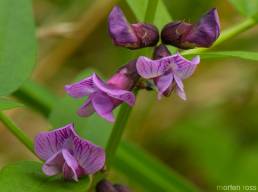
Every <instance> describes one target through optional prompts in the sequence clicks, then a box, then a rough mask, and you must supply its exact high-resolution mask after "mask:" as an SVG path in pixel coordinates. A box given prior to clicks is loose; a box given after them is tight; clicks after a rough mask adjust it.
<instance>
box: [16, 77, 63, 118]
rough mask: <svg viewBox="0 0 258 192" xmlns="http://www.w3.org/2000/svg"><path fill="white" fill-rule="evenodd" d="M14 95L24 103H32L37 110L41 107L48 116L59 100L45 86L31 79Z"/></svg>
mask: <svg viewBox="0 0 258 192" xmlns="http://www.w3.org/2000/svg"><path fill="white" fill-rule="evenodd" d="M13 95H14V96H16V97H17V98H18V99H19V100H21V101H22V102H23V103H25V104H27V105H31V106H32V107H33V108H34V109H35V110H38V109H40V110H41V111H42V113H43V114H44V115H46V116H47V115H48V114H49V113H50V110H51V108H53V106H54V105H55V104H56V101H57V100H58V98H57V97H55V96H54V95H52V94H50V93H49V91H48V90H47V89H46V88H45V87H43V86H40V85H38V84H37V83H36V82H34V81H31V80H27V81H26V82H25V83H24V84H23V85H22V86H21V87H20V88H19V89H18V90H17V91H15V92H14V93H13ZM39 101H40V102H39Z"/></svg>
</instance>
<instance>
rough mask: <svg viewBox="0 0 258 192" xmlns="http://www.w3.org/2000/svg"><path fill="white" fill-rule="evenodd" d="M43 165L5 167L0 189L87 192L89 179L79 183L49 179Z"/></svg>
mask: <svg viewBox="0 0 258 192" xmlns="http://www.w3.org/2000/svg"><path fill="white" fill-rule="evenodd" d="M41 166H42V164H41V163H39V162H35V161H20V162H17V163H14V164H9V165H7V166H5V167H4V168H3V169H2V170H1V171H0V188H1V191H4V192H46V191H55V192H71V191H72V192H85V191H86V189H87V186H88V183H89V181H88V178H86V177H85V178H82V179H81V180H80V181H79V182H74V181H64V180H63V179H62V178H61V177H47V176H45V175H44V174H43V173H42V171H41Z"/></svg>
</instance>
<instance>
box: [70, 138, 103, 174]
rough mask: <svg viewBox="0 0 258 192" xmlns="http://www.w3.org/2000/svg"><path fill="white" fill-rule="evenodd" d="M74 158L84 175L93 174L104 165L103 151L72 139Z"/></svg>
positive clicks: (85, 141)
mask: <svg viewBox="0 0 258 192" xmlns="http://www.w3.org/2000/svg"><path fill="white" fill-rule="evenodd" d="M73 143H74V150H73V151H74V156H75V158H76V159H77V161H78V163H79V165H80V167H81V168H83V170H84V173H85V174H94V173H96V172H97V171H99V170H101V169H102V168H103V167H104V165H105V151H104V149H102V148H101V147H99V146H97V145H94V144H92V143H91V142H89V141H87V140H84V139H81V138H79V137H74V140H73Z"/></svg>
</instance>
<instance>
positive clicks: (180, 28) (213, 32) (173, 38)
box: [161, 8, 220, 49]
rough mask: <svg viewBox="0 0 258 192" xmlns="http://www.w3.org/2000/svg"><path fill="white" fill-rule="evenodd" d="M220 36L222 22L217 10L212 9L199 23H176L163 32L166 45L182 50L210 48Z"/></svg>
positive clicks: (167, 26) (168, 25)
mask: <svg viewBox="0 0 258 192" xmlns="http://www.w3.org/2000/svg"><path fill="white" fill-rule="evenodd" d="M219 35H220V22H219V16H218V12H217V9H215V8H214V9H211V10H210V11H209V12H207V13H206V14H205V15H203V16H202V17H201V19H200V20H199V22H198V23H196V24H191V23H187V22H184V21H175V22H172V23H169V24H167V25H166V26H165V27H164V28H163V29H162V32H161V39H162V42H163V43H164V44H170V45H173V46H176V47H179V48H182V49H191V48H194V47H210V46H211V45H212V44H213V43H214V41H215V40H216V39H217V38H218V37H219Z"/></svg>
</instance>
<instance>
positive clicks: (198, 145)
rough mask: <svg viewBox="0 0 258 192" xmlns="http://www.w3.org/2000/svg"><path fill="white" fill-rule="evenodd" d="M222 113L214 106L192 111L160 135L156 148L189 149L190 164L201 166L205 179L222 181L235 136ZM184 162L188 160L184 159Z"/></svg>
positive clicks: (233, 153)
mask: <svg viewBox="0 0 258 192" xmlns="http://www.w3.org/2000/svg"><path fill="white" fill-rule="evenodd" d="M192 114H193V113H192ZM224 116H225V114H224V113H223V111H221V110H220V109H218V108H213V107H211V108H209V109H208V108H206V109H205V110H203V111H202V110H201V111H199V112H195V113H194V115H191V117H189V118H186V119H184V120H183V121H181V122H180V123H178V124H177V125H173V129H168V130H167V131H165V132H164V133H163V134H161V138H162V142H161V143H160V144H158V148H161V147H163V150H165V151H169V150H171V151H172V149H173V148H176V149H178V150H180V149H184V151H188V152H189V154H188V155H189V158H190V159H191V160H192V162H191V164H194V166H196V167H198V168H200V169H202V173H203V174H204V177H205V178H206V179H208V180H209V181H212V182H213V183H224V182H226V181H227V179H228V177H227V173H228V169H229V168H231V165H232V162H233V161H234V158H235V153H236V151H237V145H236V138H235V135H234V134H233V133H232V132H230V131H229V127H228V126H227V125H226V124H225V123H224V119H223V117H224ZM161 138H159V139H161ZM159 139H158V140H159ZM182 156H184V155H182ZM183 163H187V158H186V159H185V160H183Z"/></svg>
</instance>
